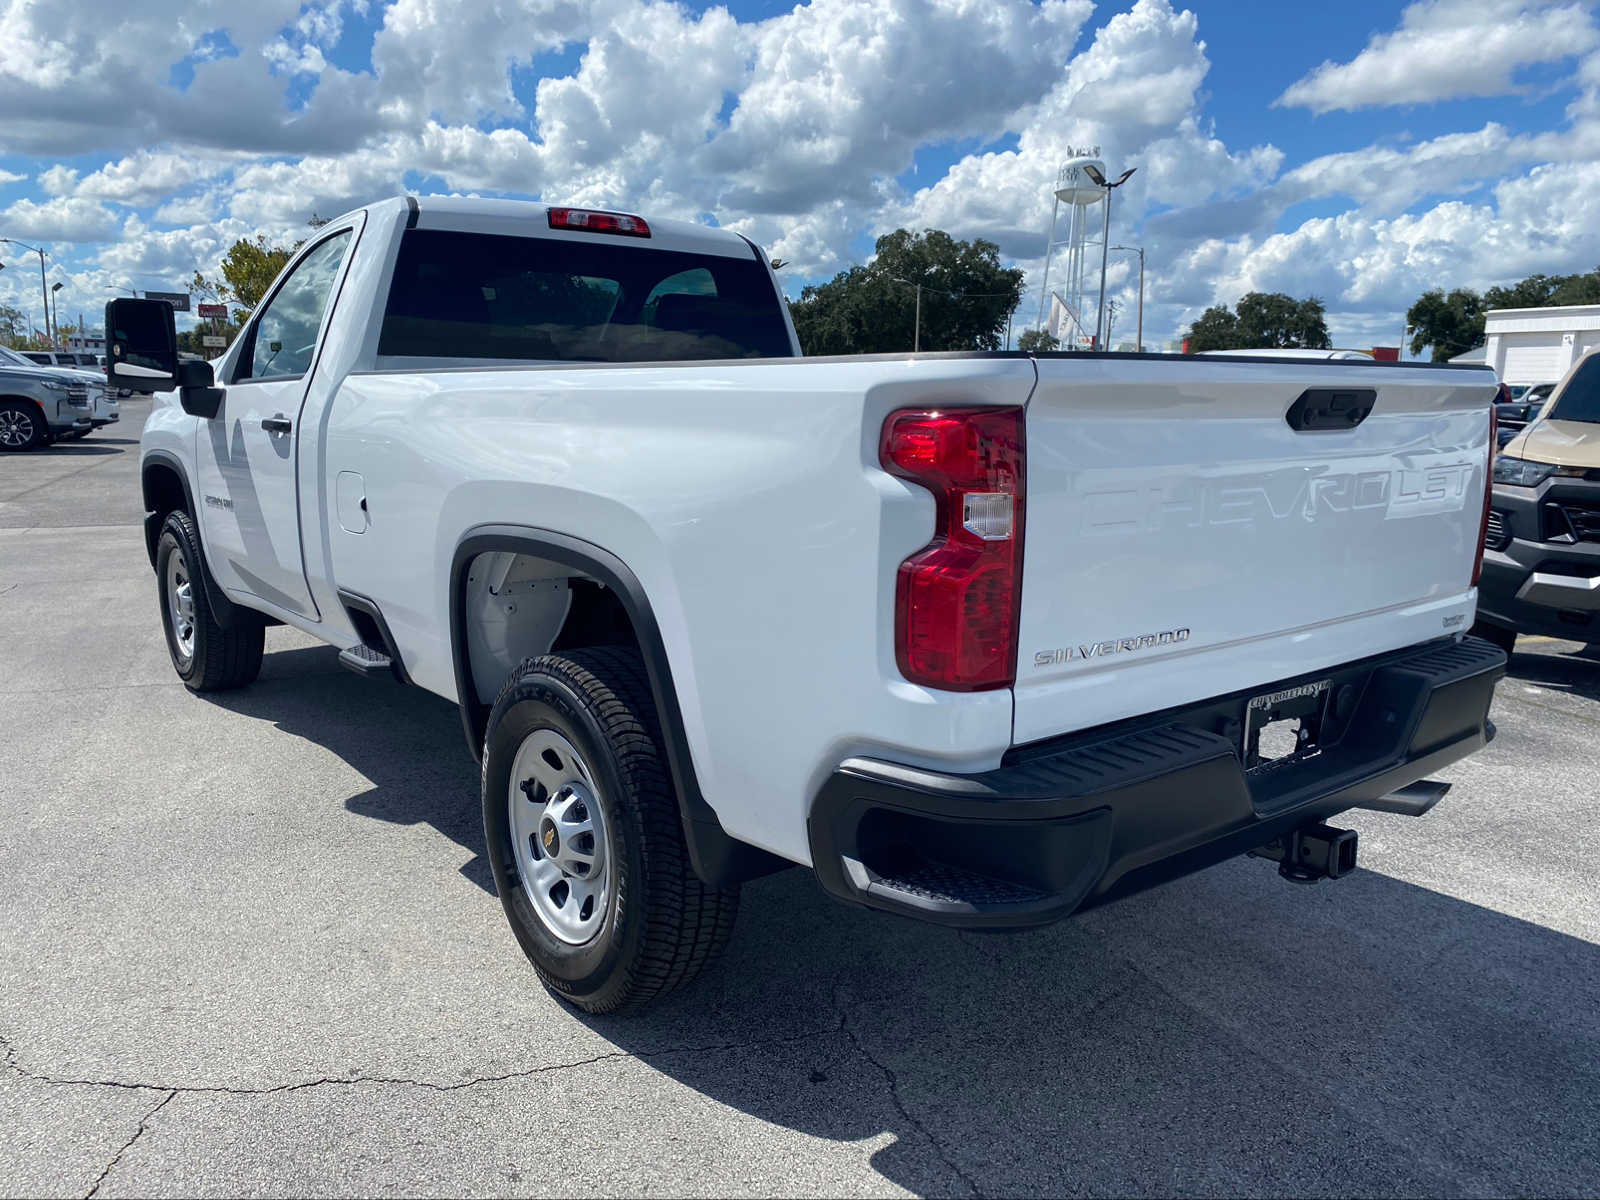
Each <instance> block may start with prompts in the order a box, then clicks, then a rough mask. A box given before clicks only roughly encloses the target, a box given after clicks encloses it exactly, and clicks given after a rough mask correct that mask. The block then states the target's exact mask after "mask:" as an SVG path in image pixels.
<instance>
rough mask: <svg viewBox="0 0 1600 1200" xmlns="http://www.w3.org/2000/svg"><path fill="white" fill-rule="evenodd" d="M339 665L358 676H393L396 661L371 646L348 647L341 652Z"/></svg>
mask: <svg viewBox="0 0 1600 1200" xmlns="http://www.w3.org/2000/svg"><path fill="white" fill-rule="evenodd" d="M339 665H340V666H341V667H348V668H349V669H350V670H352V671H354V672H355V673H356V674H357V675H368V676H371V675H393V674H394V659H392V658H390V657H389V656H388V655H387V654H385V653H384V652H383V651H382V650H374V649H373V648H372V647H371V646H367V645H357V646H347V647H346V648H345V649H343V650H341V651H339Z"/></svg>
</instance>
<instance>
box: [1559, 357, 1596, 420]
mask: <svg viewBox="0 0 1600 1200" xmlns="http://www.w3.org/2000/svg"><path fill="white" fill-rule="evenodd" d="M1547 419H1548V420H1551V421H1591V422H1595V423H1597V424H1600V354H1595V355H1591V356H1590V357H1588V358H1586V359H1584V360H1583V362H1581V363H1579V364H1578V369H1577V370H1576V371H1574V372H1573V373H1572V378H1571V379H1569V380H1567V386H1566V387H1564V388H1562V389H1561V395H1560V396H1559V397H1558V398H1557V399H1556V405H1555V407H1554V408H1552V409H1551V410H1550V415H1549V417H1548V418H1547Z"/></svg>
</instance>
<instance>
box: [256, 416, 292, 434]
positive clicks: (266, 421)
mask: <svg viewBox="0 0 1600 1200" xmlns="http://www.w3.org/2000/svg"><path fill="white" fill-rule="evenodd" d="M261 428H263V429H265V430H266V431H267V432H268V433H288V432H289V431H290V430H291V429H293V428H294V422H293V421H291V420H289V418H288V417H286V416H284V415H283V414H282V413H279V414H278V415H277V416H275V417H262V418H261Z"/></svg>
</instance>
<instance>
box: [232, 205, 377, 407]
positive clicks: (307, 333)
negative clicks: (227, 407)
mask: <svg viewBox="0 0 1600 1200" xmlns="http://www.w3.org/2000/svg"><path fill="white" fill-rule="evenodd" d="M349 244H350V231H349V230H348V229H347V230H345V231H344V232H343V233H339V234H335V235H334V236H333V237H331V238H329V239H328V240H327V241H325V242H323V243H322V244H321V245H320V246H318V247H317V248H316V249H314V250H312V251H311V253H310V254H308V255H306V256H305V258H303V259H301V260H300V264H299V265H298V266H297V267H295V269H294V273H293V274H292V275H290V276H289V278H287V279H285V280H284V281H283V286H282V287H280V288H279V289H278V292H277V294H276V295H275V296H273V298H272V300H271V301H270V302H269V303H268V304H267V307H266V308H265V309H263V310H262V312H261V316H260V317H259V318H258V319H257V321H256V328H255V334H254V337H253V339H252V343H251V353H250V356H249V360H248V361H245V362H241V363H240V367H241V370H240V372H239V374H238V376H237V377H236V379H235V382H243V381H245V380H249V379H284V378H292V377H294V376H297V375H304V374H305V373H306V372H307V371H309V370H310V369H311V359H312V356H313V354H314V353H315V352H316V348H317V331H318V330H319V329H321V328H322V314H323V313H324V312H325V311H326V310H327V307H328V298H329V297H330V296H331V295H332V294H333V283H334V280H335V279H337V278H338V275H339V264H340V263H341V262H343V261H344V252H345V249H346V248H347V247H348V246H349Z"/></svg>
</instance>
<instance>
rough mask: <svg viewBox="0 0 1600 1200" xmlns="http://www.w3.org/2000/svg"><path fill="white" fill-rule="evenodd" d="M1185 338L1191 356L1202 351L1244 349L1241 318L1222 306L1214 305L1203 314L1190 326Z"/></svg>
mask: <svg viewBox="0 0 1600 1200" xmlns="http://www.w3.org/2000/svg"><path fill="white" fill-rule="evenodd" d="M1185 336H1186V338H1187V340H1188V342H1189V353H1191V354H1199V353H1200V352H1201V351H1202V350H1239V349H1243V348H1244V347H1243V343H1242V342H1240V340H1239V318H1238V317H1236V316H1234V315H1233V313H1231V312H1230V311H1228V309H1226V308H1225V307H1223V306H1222V305H1220V304H1213V305H1212V306H1211V307H1210V308H1208V309H1206V310H1205V312H1203V313H1201V314H1200V316H1199V319H1197V320H1196V321H1195V323H1194V324H1193V325H1191V326H1189V332H1188V334H1186V335H1185Z"/></svg>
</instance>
